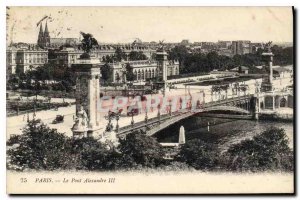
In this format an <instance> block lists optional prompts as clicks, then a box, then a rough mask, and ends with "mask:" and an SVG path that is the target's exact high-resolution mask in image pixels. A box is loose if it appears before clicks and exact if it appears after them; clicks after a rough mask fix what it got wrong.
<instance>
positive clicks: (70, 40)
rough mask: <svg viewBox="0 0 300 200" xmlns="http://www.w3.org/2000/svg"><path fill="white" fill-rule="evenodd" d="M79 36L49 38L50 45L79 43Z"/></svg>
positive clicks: (58, 45)
mask: <svg viewBox="0 0 300 200" xmlns="http://www.w3.org/2000/svg"><path fill="white" fill-rule="evenodd" d="M79 44H80V40H79V38H50V47H60V46H75V45H79Z"/></svg>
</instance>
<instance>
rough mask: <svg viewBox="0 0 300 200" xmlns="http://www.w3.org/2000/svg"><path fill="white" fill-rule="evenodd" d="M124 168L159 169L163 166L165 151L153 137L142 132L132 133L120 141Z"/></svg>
mask: <svg viewBox="0 0 300 200" xmlns="http://www.w3.org/2000/svg"><path fill="white" fill-rule="evenodd" d="M120 152H121V153H122V158H123V165H124V167H136V166H138V165H141V166H143V167H157V166H159V165H161V164H163V162H164V160H163V156H164V153H163V149H162V147H161V145H160V144H159V143H158V142H157V141H156V139H154V138H152V137H148V136H146V135H145V134H143V133H142V132H134V133H130V134H128V135H127V136H126V139H125V140H120Z"/></svg>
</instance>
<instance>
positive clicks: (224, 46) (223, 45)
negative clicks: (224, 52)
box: [217, 40, 232, 49]
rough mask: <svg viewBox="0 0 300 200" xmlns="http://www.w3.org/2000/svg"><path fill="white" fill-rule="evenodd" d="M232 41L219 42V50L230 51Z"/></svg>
mask: <svg viewBox="0 0 300 200" xmlns="http://www.w3.org/2000/svg"><path fill="white" fill-rule="evenodd" d="M231 43H232V42H231V41H222V40H219V41H218V43H217V45H218V48H219V49H230V48H231Z"/></svg>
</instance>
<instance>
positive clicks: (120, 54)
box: [114, 47, 127, 62]
mask: <svg viewBox="0 0 300 200" xmlns="http://www.w3.org/2000/svg"><path fill="white" fill-rule="evenodd" d="M114 58H115V61H116V62H120V61H121V60H126V58H127V56H126V54H125V53H124V52H123V51H122V49H121V48H120V47H117V48H116V51H115V55H114Z"/></svg>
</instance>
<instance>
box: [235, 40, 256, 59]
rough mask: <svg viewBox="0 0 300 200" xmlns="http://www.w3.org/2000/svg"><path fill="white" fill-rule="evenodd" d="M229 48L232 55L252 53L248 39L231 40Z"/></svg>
mask: <svg viewBox="0 0 300 200" xmlns="http://www.w3.org/2000/svg"><path fill="white" fill-rule="evenodd" d="M231 50H232V54H233V55H244V54H248V53H252V49H251V41H249V40H238V41H232V46H231Z"/></svg>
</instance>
